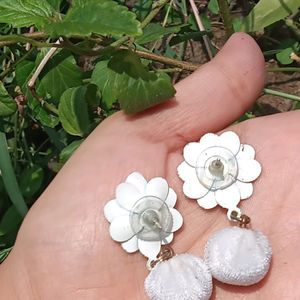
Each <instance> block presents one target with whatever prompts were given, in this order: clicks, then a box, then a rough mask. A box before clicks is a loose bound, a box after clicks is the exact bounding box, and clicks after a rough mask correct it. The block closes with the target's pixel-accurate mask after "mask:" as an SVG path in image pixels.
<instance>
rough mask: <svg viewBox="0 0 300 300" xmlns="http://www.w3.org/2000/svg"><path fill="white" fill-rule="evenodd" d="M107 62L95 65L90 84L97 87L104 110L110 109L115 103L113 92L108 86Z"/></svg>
mask: <svg viewBox="0 0 300 300" xmlns="http://www.w3.org/2000/svg"><path fill="white" fill-rule="evenodd" d="M107 64H108V60H103V61H100V62H98V63H97V65H96V66H95V69H94V71H93V74H92V78H91V79H92V80H91V83H94V84H95V85H97V86H98V88H99V90H100V91H101V95H102V98H101V99H102V104H103V106H104V109H110V108H111V107H112V105H113V103H114V102H116V99H117V98H116V95H115V93H114V90H112V89H111V88H110V86H109V84H108V83H109V81H108V75H109V69H108V67H107Z"/></svg>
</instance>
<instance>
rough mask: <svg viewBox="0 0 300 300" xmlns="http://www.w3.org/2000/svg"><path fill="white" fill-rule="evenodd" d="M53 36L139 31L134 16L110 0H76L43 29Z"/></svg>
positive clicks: (114, 33)
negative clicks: (63, 15) (56, 20)
mask: <svg viewBox="0 0 300 300" xmlns="http://www.w3.org/2000/svg"><path fill="white" fill-rule="evenodd" d="M45 30H46V32H48V33H49V34H51V35H53V36H61V35H63V36H67V37H68V36H71V35H86V36H88V35H91V34H92V33H98V34H103V35H118V36H121V35H124V34H126V35H129V36H137V35H140V34H141V33H142V30H141V26H140V23H139V22H138V21H137V20H136V15H135V14H134V13H132V12H130V11H128V8H127V7H125V6H122V5H119V4H117V3H116V2H114V1H112V0H101V1H99V0H80V1H79V0H77V1H74V3H73V6H72V7H71V8H70V10H69V11H68V13H67V15H66V17H65V18H64V19H63V20H62V21H61V22H57V23H52V24H49V25H48V26H47V28H45Z"/></svg>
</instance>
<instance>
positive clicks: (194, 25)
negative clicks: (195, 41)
mask: <svg viewBox="0 0 300 300" xmlns="http://www.w3.org/2000/svg"><path fill="white" fill-rule="evenodd" d="M200 18H201V21H202V23H203V26H204V28H205V30H206V31H210V30H211V21H210V19H209V18H208V16H207V15H205V14H200ZM188 22H189V24H190V25H191V27H190V29H191V30H194V31H199V28H198V25H197V22H196V19H195V17H194V16H193V15H189V18H188Z"/></svg>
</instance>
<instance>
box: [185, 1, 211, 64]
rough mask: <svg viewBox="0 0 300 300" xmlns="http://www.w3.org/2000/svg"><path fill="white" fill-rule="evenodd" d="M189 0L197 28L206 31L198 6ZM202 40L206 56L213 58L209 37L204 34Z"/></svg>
mask: <svg viewBox="0 0 300 300" xmlns="http://www.w3.org/2000/svg"><path fill="white" fill-rule="evenodd" d="M189 1H190V4H191V7H192V10H193V14H194V17H195V19H196V22H197V25H198V28H199V30H200V31H206V29H205V27H204V25H203V23H202V20H201V18H200V16H199V11H198V8H197V6H196V4H195V2H194V0H189ZM202 38H203V41H204V45H205V48H206V51H207V54H208V57H209V59H212V58H213V53H212V51H211V42H210V39H209V37H208V36H207V35H206V34H204V35H203V37H202Z"/></svg>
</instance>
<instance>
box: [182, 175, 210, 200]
mask: <svg viewBox="0 0 300 300" xmlns="http://www.w3.org/2000/svg"><path fill="white" fill-rule="evenodd" d="M207 192H208V189H207V188H206V187H204V186H203V185H202V184H201V183H200V182H199V180H198V178H197V177H196V179H194V180H188V181H186V182H185V183H184V184H183V193H184V194H185V195H186V196H187V197H188V198H191V199H198V198H201V197H203V196H204V195H206V194H207Z"/></svg>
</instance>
